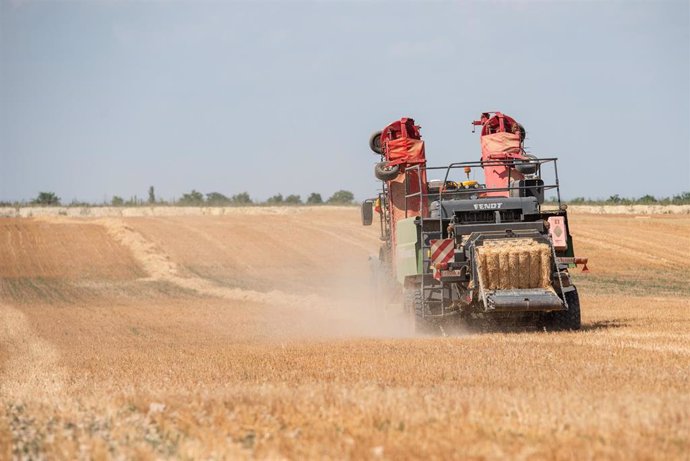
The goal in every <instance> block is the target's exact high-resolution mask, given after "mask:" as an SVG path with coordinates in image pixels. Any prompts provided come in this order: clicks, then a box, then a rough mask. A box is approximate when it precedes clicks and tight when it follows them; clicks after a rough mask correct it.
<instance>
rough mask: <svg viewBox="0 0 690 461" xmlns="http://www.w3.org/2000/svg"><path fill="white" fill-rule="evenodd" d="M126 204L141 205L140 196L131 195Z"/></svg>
mask: <svg viewBox="0 0 690 461" xmlns="http://www.w3.org/2000/svg"><path fill="white" fill-rule="evenodd" d="M125 205H127V206H137V205H139V197H137V196H136V195H135V196H133V197H130V198H129V200H127V201H126V202H125Z"/></svg>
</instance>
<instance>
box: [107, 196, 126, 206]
mask: <svg viewBox="0 0 690 461" xmlns="http://www.w3.org/2000/svg"><path fill="white" fill-rule="evenodd" d="M110 204H111V205H112V206H122V205H124V204H125V201H124V200H123V199H122V197H118V196H117V195H113V199H112V200H111V201H110Z"/></svg>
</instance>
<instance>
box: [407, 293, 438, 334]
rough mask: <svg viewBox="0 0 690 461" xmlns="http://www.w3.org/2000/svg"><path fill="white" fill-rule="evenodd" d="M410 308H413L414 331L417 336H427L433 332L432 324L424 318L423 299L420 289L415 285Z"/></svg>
mask: <svg viewBox="0 0 690 461" xmlns="http://www.w3.org/2000/svg"><path fill="white" fill-rule="evenodd" d="M412 307H414V331H415V333H417V334H423V335H428V334H431V333H433V332H434V325H433V323H432V322H431V321H430V320H429V319H428V318H426V317H424V298H423V296H422V287H421V286H419V285H417V286H416V287H415V289H414V292H413V297H412Z"/></svg>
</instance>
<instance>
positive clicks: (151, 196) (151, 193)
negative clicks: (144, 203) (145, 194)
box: [149, 186, 156, 204]
mask: <svg viewBox="0 0 690 461" xmlns="http://www.w3.org/2000/svg"><path fill="white" fill-rule="evenodd" d="M149 203H150V204H154V203H156V191H155V190H153V186H149Z"/></svg>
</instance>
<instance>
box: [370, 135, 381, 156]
mask: <svg viewBox="0 0 690 461" xmlns="http://www.w3.org/2000/svg"><path fill="white" fill-rule="evenodd" d="M369 148H370V149H371V150H373V151H374V153H375V154H379V155H383V146H382V145H381V132H380V131H375V132H373V133H372V134H371V136H369Z"/></svg>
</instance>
